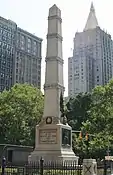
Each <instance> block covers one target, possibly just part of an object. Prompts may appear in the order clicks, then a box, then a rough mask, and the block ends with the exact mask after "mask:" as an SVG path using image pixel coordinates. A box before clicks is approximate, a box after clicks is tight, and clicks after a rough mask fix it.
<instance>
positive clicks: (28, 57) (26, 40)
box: [0, 17, 42, 92]
mask: <svg viewBox="0 0 113 175" xmlns="http://www.w3.org/2000/svg"><path fill="white" fill-rule="evenodd" d="M41 48H42V39H40V38H38V37H36V36H35V35H32V34H31V33H28V32H27V31H25V30H23V29H20V28H19V27H17V25H16V23H14V22H13V21H11V20H7V19H4V18H2V17H0V91H1V92H2V91H3V90H4V89H6V90H8V89H10V88H11V87H12V86H13V85H14V84H15V83H28V84H33V85H34V86H36V87H38V88H40V87H41V58H42V56H41Z"/></svg>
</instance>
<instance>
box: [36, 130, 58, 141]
mask: <svg viewBox="0 0 113 175" xmlns="http://www.w3.org/2000/svg"><path fill="white" fill-rule="evenodd" d="M39 143H40V144H56V143H57V130H56V129H43V130H42V129H40V130H39Z"/></svg>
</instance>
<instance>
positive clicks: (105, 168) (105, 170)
mask: <svg viewBox="0 0 113 175" xmlns="http://www.w3.org/2000/svg"><path fill="white" fill-rule="evenodd" d="M104 175H107V163H106V160H105V159H104Z"/></svg>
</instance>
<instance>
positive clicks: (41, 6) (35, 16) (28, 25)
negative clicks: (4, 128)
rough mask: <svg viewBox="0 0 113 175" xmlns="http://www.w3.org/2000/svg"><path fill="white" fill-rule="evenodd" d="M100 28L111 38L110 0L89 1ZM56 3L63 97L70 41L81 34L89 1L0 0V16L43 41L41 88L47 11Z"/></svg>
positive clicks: (112, 5)
mask: <svg viewBox="0 0 113 175" xmlns="http://www.w3.org/2000/svg"><path fill="white" fill-rule="evenodd" d="M93 3H94V7H95V10H96V16H97V19H98V23H99V25H100V27H101V28H102V29H103V28H104V29H106V30H107V31H108V33H110V34H111V35H112V36H113V0H93ZM53 4H56V5H57V6H58V7H59V8H60V9H61V11H62V19H63V24H62V27H63V38H64V40H63V59H64V75H65V76H64V85H65V87H66V91H65V96H67V94H68V92H67V90H68V57H69V56H72V49H71V48H73V38H74V35H75V32H76V31H82V30H83V28H84V26H85V23H86V20H87V17H88V14H89V9H90V4H91V0H0V16H2V17H4V18H7V19H10V20H12V21H15V22H16V23H17V25H18V26H19V27H21V28H23V29H25V30H27V31H29V32H31V33H35V35H37V36H38V37H41V38H43V47H42V87H43V84H44V78H45V56H46V55H45V54H46V34H47V17H48V10H49V8H50V7H51V6H52V5H53Z"/></svg>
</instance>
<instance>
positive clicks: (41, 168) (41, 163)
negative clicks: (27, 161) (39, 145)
mask: <svg viewBox="0 0 113 175" xmlns="http://www.w3.org/2000/svg"><path fill="white" fill-rule="evenodd" d="M43 170H44V159H42V157H41V159H40V175H43Z"/></svg>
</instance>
